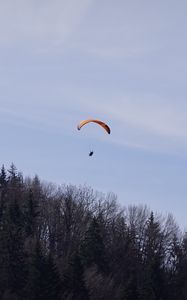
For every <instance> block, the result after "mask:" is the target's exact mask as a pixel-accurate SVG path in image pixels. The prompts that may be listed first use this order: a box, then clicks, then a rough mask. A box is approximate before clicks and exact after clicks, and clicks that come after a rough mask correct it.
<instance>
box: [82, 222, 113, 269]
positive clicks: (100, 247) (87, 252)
mask: <svg viewBox="0 0 187 300" xmlns="http://www.w3.org/2000/svg"><path fill="white" fill-rule="evenodd" d="M80 251H81V259H82V263H83V265H84V266H85V267H86V268H88V267H91V266H92V265H96V266H97V267H98V269H99V271H102V272H105V271H106V270H107V267H108V266H107V259H106V251H105V246H104V243H103V239H102V235H101V230H100V226H99V223H98V221H97V219H96V218H95V217H93V219H92V221H91V224H90V226H89V228H88V230H87V232H86V234H85V238H84V240H83V242H82V244H81V249H80Z"/></svg>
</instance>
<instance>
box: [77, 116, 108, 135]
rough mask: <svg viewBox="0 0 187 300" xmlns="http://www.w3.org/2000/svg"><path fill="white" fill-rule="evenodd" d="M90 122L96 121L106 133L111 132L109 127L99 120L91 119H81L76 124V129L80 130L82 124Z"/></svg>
mask: <svg viewBox="0 0 187 300" xmlns="http://www.w3.org/2000/svg"><path fill="white" fill-rule="evenodd" d="M90 122H94V123H97V124H98V125H100V126H102V127H103V128H104V129H105V130H106V132H107V133H108V134H110V132H111V130H110V127H109V126H108V125H107V124H105V123H104V122H102V121H100V120H93V119H89V120H83V121H81V122H80V123H79V124H78V126H77V129H78V130H80V129H81V128H82V127H83V126H84V125H86V124H88V123H90Z"/></svg>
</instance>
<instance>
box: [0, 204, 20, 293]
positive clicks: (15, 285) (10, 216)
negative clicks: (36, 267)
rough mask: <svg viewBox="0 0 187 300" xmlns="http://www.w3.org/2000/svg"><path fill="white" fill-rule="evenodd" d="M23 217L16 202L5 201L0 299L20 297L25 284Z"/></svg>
mask: <svg viewBox="0 0 187 300" xmlns="http://www.w3.org/2000/svg"><path fill="white" fill-rule="evenodd" d="M22 225H23V215H22V212H21V210H20V207H19V205H18V203H17V200H16V199H14V201H7V203H6V208H5V211H4V214H3V218H2V222H1V228H0V297H2V298H3V295H4V294H9V295H12V296H11V297H22V296H23V290H24V284H25V260H24V247H23V245H24V232H23V229H22Z"/></svg>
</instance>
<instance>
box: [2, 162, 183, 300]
mask: <svg viewBox="0 0 187 300" xmlns="http://www.w3.org/2000/svg"><path fill="white" fill-rule="evenodd" d="M123 201H124V203H125V199H124V200H123ZM0 299H2V300H18V299H20V300H41V299H45V300H48V299H50V300H53V299H61V300H100V299H101V300H110V299H111V300H174V299H175V300H176V299H180V300H186V299H187V234H186V233H185V232H182V230H181V229H180V228H179V226H178V225H177V224H176V222H175V219H174V218H173V216H172V215H171V214H168V215H167V216H162V215H160V214H158V213H154V212H153V211H151V210H150V209H149V208H147V207H146V206H134V205H131V206H128V207H125V206H122V205H120V204H119V203H118V201H117V197H116V195H115V194H113V193H108V194H103V193H100V192H97V191H94V190H93V189H92V188H91V187H88V186H74V185H66V184H62V185H60V186H59V185H58V186H57V185H55V184H53V183H48V182H44V181H42V180H40V178H39V177H38V176H37V175H36V176H34V177H33V178H30V177H24V176H23V175H22V173H21V172H19V171H18V170H17V169H16V167H15V166H14V165H13V164H12V165H11V166H10V168H9V169H5V167H4V166H2V167H1V171H0Z"/></svg>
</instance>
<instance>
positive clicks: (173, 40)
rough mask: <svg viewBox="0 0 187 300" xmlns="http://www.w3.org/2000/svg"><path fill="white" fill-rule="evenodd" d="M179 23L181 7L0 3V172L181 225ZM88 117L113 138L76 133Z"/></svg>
mask: <svg viewBox="0 0 187 300" xmlns="http://www.w3.org/2000/svg"><path fill="white" fill-rule="evenodd" d="M186 15H187V3H186V1H182V0H179V1H173V0H166V1H161V0H158V1H150V0H142V1H141V0H127V1H124V0H117V1H112V0H107V1H106V0H102V1H98V0H95V1H94V0H53V1H49V0H45V1H36V0H0V53H1V55H0V104H1V105H0V137H1V148H0V149H1V162H0V163H1V164H2V163H4V164H5V166H6V167H8V166H9V165H10V164H11V162H14V163H15V164H16V166H17V167H18V169H19V170H21V171H23V173H24V175H31V176H33V175H34V174H35V173H37V174H38V175H39V176H40V177H41V178H42V179H45V180H48V181H52V182H56V183H72V184H77V185H78V184H85V183H86V184H87V185H89V186H92V187H93V188H94V189H97V190H100V191H102V192H109V191H112V192H114V193H116V194H117V195H118V200H119V202H120V203H122V204H125V205H128V204H147V205H148V206H149V207H150V208H151V209H153V210H156V211H158V212H162V213H163V214H165V213H167V212H171V213H173V215H174V217H176V220H177V221H178V222H179V223H180V225H181V226H184V227H186V228H187V218H186V215H187V85H186V78H187V58H186V53H187V19H186ZM89 117H94V118H100V119H102V120H103V121H105V122H107V123H108V124H109V125H110V126H111V130H112V133H111V135H110V136H108V135H107V134H105V132H104V131H102V130H101V129H100V128H98V127H97V126H96V125H95V124H93V125H88V126H87V128H83V129H82V130H81V131H80V132H79V131H77V129H76V126H77V123H78V122H79V120H81V119H85V118H89ZM91 149H93V150H95V154H94V156H93V157H92V158H90V157H88V153H89V150H91Z"/></svg>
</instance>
